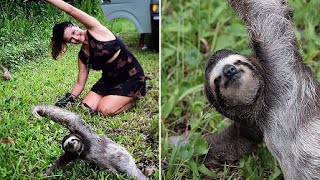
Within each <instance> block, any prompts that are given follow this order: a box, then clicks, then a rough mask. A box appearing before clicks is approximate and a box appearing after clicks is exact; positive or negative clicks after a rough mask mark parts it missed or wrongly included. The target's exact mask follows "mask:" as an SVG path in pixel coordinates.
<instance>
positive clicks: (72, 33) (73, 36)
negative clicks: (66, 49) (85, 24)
mask: <svg viewBox="0 0 320 180" xmlns="http://www.w3.org/2000/svg"><path fill="white" fill-rule="evenodd" d="M63 40H64V41H66V42H69V43H72V44H80V43H81V44H85V43H86V42H87V37H86V31H85V30H82V29H80V28H79V27H78V26H76V25H74V26H71V27H66V28H65V30H64V33H63Z"/></svg>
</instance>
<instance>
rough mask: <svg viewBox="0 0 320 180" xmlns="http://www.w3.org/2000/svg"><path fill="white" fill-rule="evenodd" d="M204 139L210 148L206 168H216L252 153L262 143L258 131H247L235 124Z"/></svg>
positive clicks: (260, 134) (247, 129)
mask: <svg viewBox="0 0 320 180" xmlns="http://www.w3.org/2000/svg"><path fill="white" fill-rule="evenodd" d="M205 138H206V140H207V141H208V144H209V146H210V147H209V152H208V153H207V155H206V159H205V164H206V165H207V166H208V167H218V166H222V165H224V163H225V162H227V163H232V162H234V161H238V160H239V159H240V158H241V156H242V155H245V154H249V153H252V152H254V151H255V149H256V145H257V144H259V143H261V142H262V133H261V131H259V130H258V129H255V128H250V129H249V128H246V127H244V126H242V125H240V124H239V123H236V122H235V123H233V124H232V125H230V126H229V127H227V128H226V129H224V130H223V131H221V132H218V133H215V134H211V135H207V136H205Z"/></svg>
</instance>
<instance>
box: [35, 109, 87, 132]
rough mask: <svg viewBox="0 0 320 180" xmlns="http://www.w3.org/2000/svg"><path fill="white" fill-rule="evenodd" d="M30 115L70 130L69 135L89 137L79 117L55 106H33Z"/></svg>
mask: <svg viewBox="0 0 320 180" xmlns="http://www.w3.org/2000/svg"><path fill="white" fill-rule="evenodd" d="M32 114H33V115H35V116H43V117H46V118H48V119H51V120H53V121H55V122H57V123H59V124H61V125H63V126H65V127H66V128H67V129H69V130H70V132H71V133H76V134H79V135H80V136H82V137H90V135H92V132H91V130H90V129H89V127H88V126H87V125H86V123H85V122H84V121H83V120H82V119H81V117H80V116H79V115H77V114H75V113H73V112H70V111H68V110H65V109H62V108H59V107H56V106H35V107H33V108H32Z"/></svg>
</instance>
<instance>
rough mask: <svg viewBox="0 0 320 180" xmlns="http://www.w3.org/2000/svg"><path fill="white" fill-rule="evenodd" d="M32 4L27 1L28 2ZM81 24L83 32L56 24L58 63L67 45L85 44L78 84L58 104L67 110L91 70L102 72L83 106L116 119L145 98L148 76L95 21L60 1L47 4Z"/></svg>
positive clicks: (54, 50)
mask: <svg viewBox="0 0 320 180" xmlns="http://www.w3.org/2000/svg"><path fill="white" fill-rule="evenodd" d="M28 1H30V0H26V1H25V2H28ZM47 2H49V3H50V4H52V5H54V6H56V7H57V8H59V9H61V10H63V11H65V12H66V13H67V14H69V15H71V16H72V17H73V18H75V19H76V20H78V21H79V22H80V23H82V24H83V25H84V26H85V27H86V29H85V30H83V29H80V28H79V27H78V26H77V25H75V24H73V23H71V22H63V23H60V24H56V25H55V26H54V28H53V36H52V39H51V40H52V42H51V45H52V57H53V58H54V59H56V58H57V57H58V56H59V55H60V54H61V53H62V52H63V51H64V49H65V48H66V43H72V44H82V47H81V49H80V51H79V54H78V68H79V72H78V80H77V82H76V83H75V85H74V86H73V88H72V90H71V93H67V94H66V97H65V98H63V99H61V100H60V101H58V102H57V103H56V105H58V106H62V107H64V106H65V105H66V104H70V103H72V102H74V99H76V98H77V97H78V96H79V95H80V94H81V92H82V91H83V89H84V87H85V84H86V81H87V77H88V74H89V70H90V69H93V70H102V77H101V79H100V80H99V81H98V82H97V83H96V84H95V85H93V87H92V88H91V90H90V91H89V93H88V94H87V95H86V96H85V97H84V98H83V100H82V102H81V103H80V104H81V106H82V107H83V108H87V109H89V110H90V112H95V111H98V112H100V113H101V114H102V115H104V116H106V115H116V114H118V113H121V112H123V111H125V110H127V109H129V108H131V107H132V106H133V105H134V104H135V101H136V100H137V98H139V97H141V96H144V95H145V94H146V90H145V76H144V73H143V69H142V67H141V66H140V64H139V63H138V61H137V60H136V58H135V57H134V56H133V55H132V54H131V53H130V52H129V51H128V49H127V47H126V46H125V45H124V44H123V42H122V41H121V40H120V39H119V38H118V37H116V36H115V35H114V34H113V33H112V32H111V31H110V30H109V29H107V28H106V27H104V26H103V25H102V24H101V23H100V22H99V21H98V20H97V19H96V18H94V17H92V16H90V15H88V14H87V13H85V12H83V11H81V10H80V9H77V8H75V7H73V6H72V5H70V4H68V3H66V2H64V1H61V0H47Z"/></svg>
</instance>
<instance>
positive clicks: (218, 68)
mask: <svg viewBox="0 0 320 180" xmlns="http://www.w3.org/2000/svg"><path fill="white" fill-rule="evenodd" d="M205 78H206V87H205V88H206V93H207V97H208V99H209V101H210V103H213V104H219V105H223V106H226V107H233V106H238V105H250V104H252V103H254V101H255V99H256V96H257V93H258V90H259V88H260V76H259V74H258V70H257V68H256V66H255V65H254V64H252V62H251V61H250V60H249V59H248V58H246V57H244V56H242V55H239V54H237V53H235V52H232V51H229V50H221V51H218V52H217V53H215V54H214V55H213V56H212V57H211V58H210V59H209V62H208V65H207V68H206V77H205Z"/></svg>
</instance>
